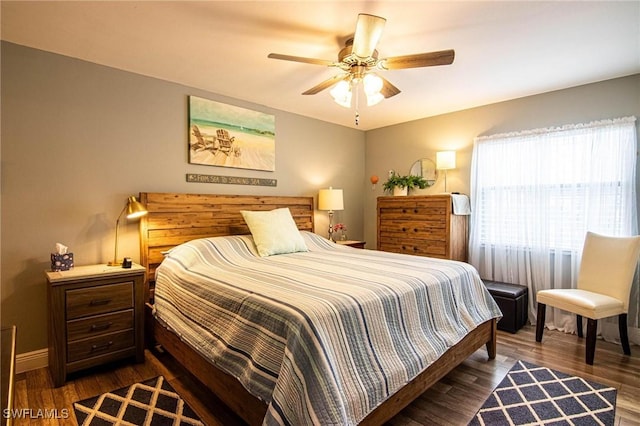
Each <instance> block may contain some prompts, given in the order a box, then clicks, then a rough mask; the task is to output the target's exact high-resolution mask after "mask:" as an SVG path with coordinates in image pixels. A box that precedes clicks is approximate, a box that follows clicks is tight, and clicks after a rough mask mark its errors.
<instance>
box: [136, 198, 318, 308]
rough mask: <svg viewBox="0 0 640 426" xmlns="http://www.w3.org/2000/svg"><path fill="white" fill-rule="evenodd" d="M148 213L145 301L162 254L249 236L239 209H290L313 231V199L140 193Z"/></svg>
mask: <svg viewBox="0 0 640 426" xmlns="http://www.w3.org/2000/svg"><path fill="white" fill-rule="evenodd" d="M140 202H141V203H142V204H143V205H144V206H145V207H146V208H147V211H148V212H149V213H148V214H147V215H146V216H143V217H142V220H141V221H140V262H141V263H142V265H143V266H145V267H146V268H147V278H146V285H145V288H146V289H147V292H146V293H145V297H146V300H149V298H151V297H152V296H153V284H151V290H149V288H150V282H151V283H153V281H154V277H155V271H156V268H157V267H158V265H160V262H162V259H163V255H162V252H164V251H166V250H169V249H171V248H172V247H175V246H177V245H178V244H182V243H184V242H186V241H189V240H194V239H196V238H205V237H217V236H222V235H239V234H248V233H249V228H247V225H246V224H245V222H244V219H243V218H242V215H241V214H240V210H273V209H276V208H280V207H288V208H289V209H290V210H291V214H292V215H293V218H294V220H295V221H296V224H297V225H298V229H300V230H301V231H311V232H313V211H314V207H313V197H280V196H261V195H215V194H177V193H162V192H141V193H140Z"/></svg>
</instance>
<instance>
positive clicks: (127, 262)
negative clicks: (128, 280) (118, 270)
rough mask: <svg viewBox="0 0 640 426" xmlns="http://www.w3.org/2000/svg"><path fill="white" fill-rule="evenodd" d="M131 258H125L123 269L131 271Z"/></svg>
mask: <svg viewBox="0 0 640 426" xmlns="http://www.w3.org/2000/svg"><path fill="white" fill-rule="evenodd" d="M131 264H132V262H131V258H130V257H125V258H124V260H123V261H122V267H123V268H125V269H130V268H131Z"/></svg>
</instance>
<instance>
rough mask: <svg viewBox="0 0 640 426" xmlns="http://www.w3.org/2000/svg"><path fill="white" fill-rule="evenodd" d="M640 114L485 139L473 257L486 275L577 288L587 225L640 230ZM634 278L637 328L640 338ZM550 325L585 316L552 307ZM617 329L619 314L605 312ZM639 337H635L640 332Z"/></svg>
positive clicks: (611, 331)
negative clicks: (639, 157)
mask: <svg viewBox="0 0 640 426" xmlns="http://www.w3.org/2000/svg"><path fill="white" fill-rule="evenodd" d="M635 121H636V119H635V117H626V118H620V119H616V120H604V121H598V122H593V123H588V124H579V125H567V126H563V127H561V128H552V129H536V130H531V131H524V132H519V133H511V134H500V135H494V136H486V137H479V138H476V140H475V142H474V150H473V158H472V164H471V203H472V212H473V214H472V216H471V229H470V239H469V254H470V262H471V264H472V265H474V266H475V267H476V268H477V269H478V271H479V272H480V275H481V276H482V277H483V278H487V279H493V280H497V281H504V282H511V283H516V284H522V285H526V286H528V287H529V294H530V296H529V319H530V320H531V321H535V317H536V311H535V294H536V292H537V291H538V290H542V289H548V288H571V287H575V284H576V278H577V272H578V266H579V264H580V256H581V252H582V245H583V243H584V237H585V234H586V232H587V231H593V232H596V233H601V234H606V235H620V236H622V235H635V234H637V210H636V188H635V187H636V184H635V182H636V171H635V169H636V149H637V148H636V145H637V140H636V139H637V136H636V125H635ZM639 305H640V297H639V293H638V284H637V282H636V283H635V284H634V289H633V291H632V300H631V303H630V312H629V325H630V326H631V327H632V328H635V329H636V330H630V331H631V332H630V333H629V337H630V339H631V340H632V341H635V343H639V344H640V341H638V340H640V333H638V331H640V330H637V328H638V316H639V312H638V311H639V309H638V308H639V307H640V306H639ZM546 321H547V324H546V325H547V326H548V327H549V328H552V329H554V328H555V329H560V330H563V331H566V332H575V330H576V326H575V315H570V314H567V313H564V312H563V311H560V310H558V309H547V318H546ZM600 323H601V327H600V328H601V332H602V334H603V335H604V336H605V338H609V339H610V340H614V339H615V338H617V335H618V331H617V320H613V323H611V322H607V321H600ZM634 339H635V340H634Z"/></svg>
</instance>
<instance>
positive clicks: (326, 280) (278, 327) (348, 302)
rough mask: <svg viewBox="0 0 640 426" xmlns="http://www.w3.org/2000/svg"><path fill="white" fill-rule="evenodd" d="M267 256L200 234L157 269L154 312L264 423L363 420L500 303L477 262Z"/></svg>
mask: <svg viewBox="0 0 640 426" xmlns="http://www.w3.org/2000/svg"><path fill="white" fill-rule="evenodd" d="M302 235H303V237H304V240H305V244H306V246H307V248H308V251H303V252H297V253H290V254H280V255H275V256H269V257H260V256H259V255H258V253H257V251H256V248H255V245H254V244H253V240H252V237H251V236H250V235H242V236H228V237H215V238H207V239H199V240H194V241H191V242H189V243H186V244H183V245H181V246H178V247H176V248H174V249H172V250H171V251H170V253H168V255H167V256H166V258H165V260H164V261H163V262H162V264H161V265H160V266H159V267H158V269H157V272H156V287H155V304H154V315H155V316H156V317H157V318H158V320H159V321H160V322H162V323H164V325H165V326H167V327H168V328H170V329H171V330H173V331H174V332H175V333H176V334H178V335H179V336H180V338H181V339H182V340H183V341H184V342H186V343H187V344H188V345H190V346H191V347H193V348H194V349H195V350H196V351H197V352H199V353H200V354H201V355H202V356H203V357H205V358H207V359H208V360H209V361H210V362H211V363H212V364H213V365H215V366H216V367H217V368H219V369H221V370H222V371H224V372H226V373H228V374H230V375H232V376H234V377H236V378H237V379H238V380H239V381H240V382H241V383H242V385H243V386H244V387H245V388H246V389H247V390H248V391H249V392H250V393H251V394H252V395H254V396H256V397H257V398H259V399H261V400H263V401H265V403H266V404H267V405H268V408H267V414H266V417H265V419H264V424H267V425H270V424H294V425H304V424H325V425H330V424H335V425H338V424H339V425H352V424H357V423H358V422H359V421H361V420H362V419H363V418H364V417H365V416H366V415H367V414H368V413H369V412H370V411H372V410H373V409H375V408H376V407H377V406H378V405H379V404H380V403H382V402H383V401H384V400H386V399H387V398H388V397H389V396H390V395H392V394H393V393H395V392H396V391H397V390H398V389H400V388H402V387H403V386H404V385H405V384H407V383H408V382H409V381H411V379H413V378H414V377H415V376H417V375H418V374H419V373H421V372H422V371H423V370H424V369H426V368H427V367H428V366H429V365H430V364H431V363H433V361H435V360H436V359H438V357H440V356H441V355H442V354H443V353H444V352H445V351H447V349H449V348H451V347H452V346H453V345H455V344H456V343H457V342H459V341H460V340H461V339H462V338H463V337H464V336H465V335H466V334H467V333H469V332H470V331H471V330H473V329H474V328H475V327H477V326H478V325H479V324H481V323H483V322H485V321H487V320H490V319H492V318H500V315H501V313H500V310H499V308H498V306H497V305H496V304H495V302H494V301H493V298H492V297H491V295H490V294H489V293H488V292H487V290H486V288H485V287H484V285H483V284H482V281H481V280H480V277H479V276H478V273H477V272H476V270H475V269H474V268H473V267H472V266H470V265H469V264H466V263H462V262H456V261H450V260H442V259H434V258H427V257H418V256H410V255H404V254H397V253H386V252H379V251H372V250H361V249H354V248H351V247H347V246H340V245H337V244H335V243H332V242H330V241H328V240H326V239H325V238H322V237H320V236H318V235H315V234H313V233H309V232H302Z"/></svg>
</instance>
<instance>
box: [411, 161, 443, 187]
mask: <svg viewBox="0 0 640 426" xmlns="http://www.w3.org/2000/svg"><path fill="white" fill-rule="evenodd" d="M409 174H410V175H413V176H422V177H423V178H424V179H425V180H426V181H427V182H428V183H429V186H433V184H434V183H436V179H438V171H437V170H436V163H434V161H433V160H430V159H428V158H421V159H420V160H418V161H416V162H415V163H413V165H412V166H411V170H409Z"/></svg>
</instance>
